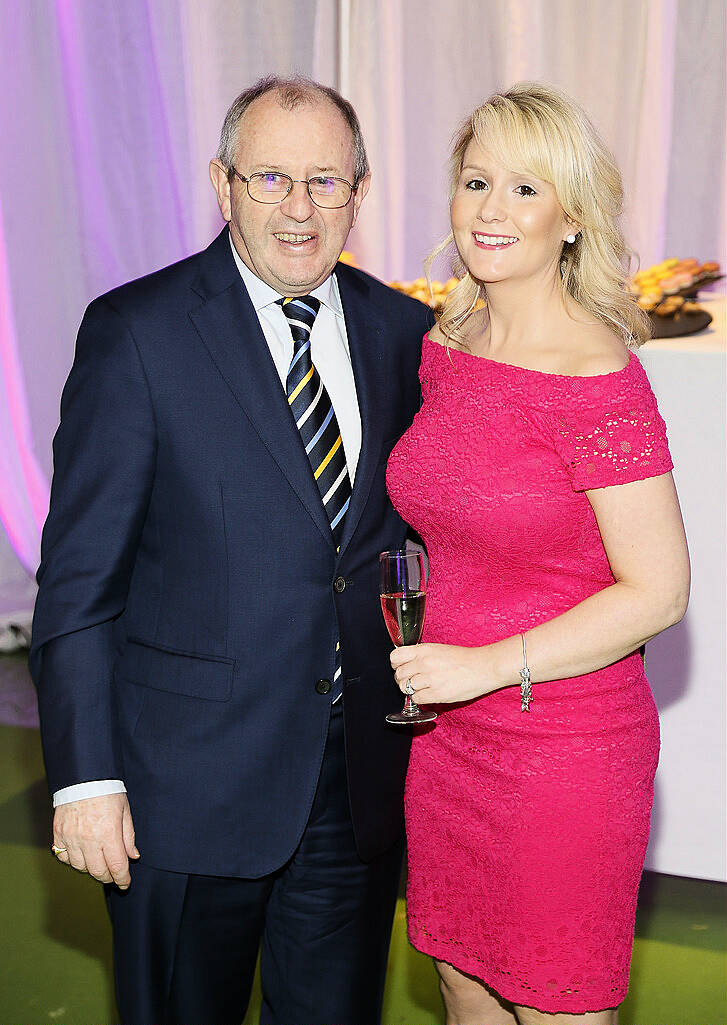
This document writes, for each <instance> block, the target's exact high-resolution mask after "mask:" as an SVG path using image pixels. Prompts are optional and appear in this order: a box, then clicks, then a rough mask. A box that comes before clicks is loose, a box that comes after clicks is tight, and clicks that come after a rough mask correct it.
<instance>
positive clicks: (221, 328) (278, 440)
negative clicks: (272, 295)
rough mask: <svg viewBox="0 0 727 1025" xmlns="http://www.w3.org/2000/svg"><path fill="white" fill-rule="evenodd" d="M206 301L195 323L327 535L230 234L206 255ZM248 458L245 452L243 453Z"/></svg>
mask: <svg viewBox="0 0 727 1025" xmlns="http://www.w3.org/2000/svg"><path fill="white" fill-rule="evenodd" d="M193 288H194V290H195V292H197V294H198V295H199V296H200V297H202V298H203V299H204V300H205V301H204V302H203V303H202V305H198V306H196V307H195V308H194V309H192V310H190V314H189V316H190V319H191V320H192V323H193V324H194V326H195V328H196V330H197V332H198V333H199V336H200V338H201V340H202V342H203V343H204V345H205V347H206V349H207V351H208V352H209V354H210V356H211V358H212V361H213V363H214V364H215V366H216V367H217V369H218V370H219V372H220V374H221V375H222V377H223V378H224V380H225V382H226V384H227V386H228V387H229V389H230V391H231V392H232V394H233V395H234V397H235V399H236V400H237V402H238V404H239V405H240V407H241V408H242V410H243V411H244V413H245V415H246V416H247V417H248V419H249V420H250V422H251V423H252V425H253V427H254V428H255V430H256V432H257V433H258V435H259V436H260V439H261V441H262V442H263V444H264V445H265V447H266V448H267V450H268V452H269V453H270V455H271V456H272V458H273V459H274V460H275V462H276V463H277V464H278V466H279V467H280V470H281V471H282V473H283V474H284V475H285V477H286V478H287V480H288V481H289V482H290V485H291V487H292V488H293V490H294V491H295V493H296V494H297V495H298V498H299V499H300V501H301V502H302V504H303V505H304V506H305V508H306V510H307V512H308V513H309V515H310V516H311V518H312V519H313V520H314V522H315V523H316V525H317V527H318V529H319V530H320V531H321V533H322V534H323V536H324V537H325V538H326V539H327V540H328V541H330V543H331V545H332V544H333V535H332V534H331V527H330V524H329V522H328V519H327V517H326V513H325V509H324V508H323V504H322V502H321V496H320V493H319V491H318V487H317V485H316V482H315V480H314V478H313V474H312V473H311V468H310V463H309V461H308V457H307V455H306V453H305V449H304V447H303V443H302V441H301V438H300V434H299V433H298V430H297V429H296V426H295V423H294V422H293V418H292V416H291V415H290V409H289V407H288V403H287V400H286V397H285V393H284V391H283V388H282V386H281V384H280V378H279V377H278V373H277V371H276V369H275V364H274V363H273V358H272V356H271V355H270V350H269V348H268V345H267V342H266V340H265V336H264V334H263V331H262V328H261V327H260V322H259V320H258V317H257V314H256V312H255V309H254V307H253V305H252V302H251V301H250V297H249V296H248V294H247V289H246V288H245V286H244V284H243V281H242V278H241V277H240V274H239V271H238V270H237V267H236V266H235V261H234V259H233V257H232V252H231V250H230V242H229V237H228V232H227V230H225V231H223V232H222V234H221V235H219V236H218V238H217V239H215V241H214V242H213V243H212V245H211V246H210V247H209V248H208V249H207V251H206V252H205V254H204V258H203V261H202V269H201V273H200V276H199V278H198V279H197V281H196V282H195V284H194V286H193ZM240 459H241V460H244V452H241V453H240ZM349 515H350V513H349Z"/></svg>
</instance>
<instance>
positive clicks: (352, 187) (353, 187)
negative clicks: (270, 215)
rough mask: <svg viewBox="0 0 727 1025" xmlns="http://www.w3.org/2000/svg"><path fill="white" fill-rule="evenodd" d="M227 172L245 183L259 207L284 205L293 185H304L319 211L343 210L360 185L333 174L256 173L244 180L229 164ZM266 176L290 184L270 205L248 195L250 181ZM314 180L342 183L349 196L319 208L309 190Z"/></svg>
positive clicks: (242, 175) (252, 198)
mask: <svg viewBox="0 0 727 1025" xmlns="http://www.w3.org/2000/svg"><path fill="white" fill-rule="evenodd" d="M229 170H230V171H232V173H233V174H234V175H235V176H236V177H237V178H239V179H240V181H241V182H244V183H245V188H246V190H247V194H248V196H250V199H251V200H252V201H253V203H260V205H261V206H275V205H276V203H284V202H285V200H286V199H287V198H288V196H289V195H290V193H291V192H292V191H293V186H294V185H305V187H306V191H307V193H308V196H309V198H310V201H311V203H312V204H313V205H314V206H315V207H317V208H318V209H319V210H344V209H345V208H346V207H347V206H348V204H349V203H350V202H351V200H352V199H353V196H354V193H356V192H358V187H359V185H360V184H361V183H360V182H357V183H356V185H352V184H351V182H350V181H349V180H348V179H347V178H339V177H338V176H337V175H335V174H326V175H314V176H313V178H291V177H290V175H289V174H286V173H285V172H284V171H256V172H255V174H251V175H250V177H249V178H246V177H245V175H244V174H240V172H239V171H238V170H237V168H236V167H235V166H234V165H233V164H230V168H229ZM266 174H277V175H279V176H280V177H281V178H287V179H288V181H289V182H290V187H289V188H288V191H287V192H286V193H285V195H284V196H282V197H281V198H280V199H274V200H272V202H270V203H266V202H265V200H264V199H255V197H254V196H251V195H250V180H251V179H252V178H255V177H257V176H260V177H261V178H262V177H264V176H265V175H266ZM315 178H330V179H331V180H332V181H336V182H344V183H345V184H346V185H348V187H349V189H350V190H351V195H350V196H349V197H348V199H347V200H346V202H345V203H342V204H341V206H321V205H320V203H316V201H315V199H314V198H313V194H312V193H311V190H310V183H311V182H312V181H313V180H314V179H315Z"/></svg>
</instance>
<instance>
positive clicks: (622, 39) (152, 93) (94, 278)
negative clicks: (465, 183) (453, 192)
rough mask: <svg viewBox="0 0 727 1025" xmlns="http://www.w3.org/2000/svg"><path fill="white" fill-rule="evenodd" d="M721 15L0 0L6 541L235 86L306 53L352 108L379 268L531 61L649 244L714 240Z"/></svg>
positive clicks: (308, 1) (284, 68) (365, 215)
mask: <svg viewBox="0 0 727 1025" xmlns="http://www.w3.org/2000/svg"><path fill="white" fill-rule="evenodd" d="M724 17H725V16H724V4H723V3H722V2H721V0H689V2H688V0H484V2H483V0H270V2H268V3H265V4H259V3H257V2H255V0H250V2H247V0H204V2H200V0H123V2H119V0H0V69H2V70H1V71H0V76H1V80H2V86H3V103H2V105H1V106H0V155H1V158H0V244H1V249H0V252H1V253H2V254H3V259H2V262H0V356H1V358H0V460H1V461H0V520H1V521H2V524H3V526H4V530H5V532H6V537H7V538H9V539H10V540H11V541H12V544H13V546H14V548H15V551H16V553H17V557H18V558H20V559H21V560H22V562H23V564H24V565H25V566H26V567H28V568H29V569H31V568H33V567H34V566H35V564H36V562H37V551H38V531H39V525H40V522H41V520H42V516H43V511H44V509H45V506H46V501H47V498H46V483H45V481H46V480H47V478H48V477H49V475H50V471H51V459H50V441H51V438H52V435H53V432H54V430H55V427H56V423H57V418H58V397H59V394H60V390H61V386H62V383H63V380H64V378H65V376H66V374H67V371H68V368H69V366H70V362H71V359H72V355H73V341H74V338H75V333H76V329H77V326H78V323H79V321H80V318H81V314H82V312H83V308H84V307H85V305H86V304H87V302H88V301H89V300H90V299H91V298H92V297H93V296H94V295H97V294H99V293H100V292H102V291H104V290H106V289H108V288H111V287H113V286H114V285H116V284H118V283H120V282H122V281H124V280H127V279H129V278H131V277H134V276H137V275H140V274H143V273H146V272H148V271H150V270H153V269H154V268H157V267H160V266H162V265H164V264H166V263H169V262H171V261H172V260H175V259H179V258H180V257H183V256H185V255H186V254H187V253H189V252H191V251H193V250H195V249H197V248H199V247H201V246H203V245H205V244H206V243H207V242H208V241H209V240H210V239H211V237H212V236H213V235H214V233H215V232H216V231H217V230H218V228H219V226H220V223H221V222H220V219H219V214H218V212H217V208H216V204H215V200H214V196H213V193H212V189H211V187H210V185H209V181H208V178H207V163H208V160H209V157H210V156H211V155H212V154H213V153H214V151H215V149H216V146H217V139H218V133H219V127H220V124H221V121H222V117H223V115H224V112H225V110H226V108H227V106H228V105H229V102H230V101H231V99H232V98H233V97H234V95H235V94H236V93H237V92H238V91H239V90H240V89H241V88H242V87H243V86H244V85H246V84H248V83H250V82H251V81H253V80H254V79H255V78H257V77H258V76H260V75H262V74H265V73H268V72H271V71H275V72H282V73H287V72H291V71H295V70H297V71H300V72H302V73H304V74H310V75H313V76H314V77H317V78H319V79H320V80H321V81H324V82H326V83H329V84H334V85H335V84H339V85H340V86H341V88H342V89H343V91H344V92H345V93H346V95H348V96H349V98H350V99H351V100H352V101H353V102H354V104H355V105H356V106H357V108H358V110H359V112H360V115H361V118H362V122H363V125H364V130H365V133H366V136H367V141H368V146H369V151H370V157H371V162H372V165H373V168H374V177H373V185H372V189H371V192H370V194H369V196H368V197H367V200H366V203H365V204H364V207H363V209H362V216H361V218H360V220H359V224H358V225H357V227H356V229H355V232H354V235H353V237H352V240H351V244H350V246H349V248H351V249H353V251H354V252H355V254H356V256H357V258H358V261H359V263H360V264H361V265H362V266H364V267H366V268H367V269H369V270H371V271H372V272H373V273H375V274H378V275H379V276H381V277H384V278H393V277H396V278H412V277H416V276H418V275H419V274H420V273H421V261H422V258H423V257H424V255H425V253H426V252H427V250H428V249H429V248H430V247H431V246H432V244H433V242H434V241H435V240H437V239H438V238H439V237H440V236H441V235H442V234H443V233H444V232H445V228H446V219H447V210H446V199H445V195H446V187H445V165H446V159H447V153H448V142H449V138H450V136H451V134H452V132H453V130H454V128H455V126H456V125H457V124H458V122H459V121H460V120H461V118H462V117H464V116H465V115H466V114H467V112H468V111H469V110H471V108H472V107H473V106H474V105H475V104H476V103H477V102H479V101H480V100H482V99H483V98H484V97H485V96H486V95H487V94H488V93H489V92H491V91H492V90H493V89H495V88H498V87H501V86H505V85H508V84H510V83H511V82H513V81H515V80H517V79H523V78H542V79H544V80H547V81H550V82H554V83H555V84H558V85H561V86H563V87H564V88H566V89H567V90H568V91H570V92H571V93H572V94H573V95H574V96H575V97H576V98H577V99H579V100H580V101H581V102H582V103H583V104H584V105H585V106H586V107H587V109H588V110H589V111H590V112H591V114H592V116H593V117H594V119H595V121H596V122H597V123H598V124H599V125H600V127H601V128H602V129H603V131H604V133H605V135H606V137H607V138H608V140H609V141H610V143H611V145H612V146H613V148H614V149H615V151H616V154H617V156H618V158H619V160H620V162H621V164H622V167H623V169H624V173H625V178H626V182H627V186H628V189H629V210H628V215H629V229H630V235H631V237H632V239H633V240H634V243H635V244H636V247H637V248H638V249H639V251H640V253H641V256H642V260H643V261H644V262H645V263H649V262H652V261H653V260H656V259H660V258H661V257H663V256H666V255H671V254H674V255H680V256H691V255H695V256H697V257H699V258H701V259H708V258H717V259H724V256H723V254H724V230H725V229H724V225H725V192H724V168H725V149H724V146H725V143H724V106H723V98H724V53H725V46H724V43H725V26H724ZM36 458H37V463H36ZM0 533H1V532H0ZM3 540H5V539H0V577H1V576H2V574H3V559H2V541H3ZM0 583H1V580H0Z"/></svg>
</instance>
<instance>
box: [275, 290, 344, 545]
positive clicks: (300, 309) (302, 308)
mask: <svg viewBox="0 0 727 1025" xmlns="http://www.w3.org/2000/svg"><path fill="white" fill-rule="evenodd" d="M278 302H279V303H280V304H281V306H282V307H283V313H284V314H285V316H286V317H287V320H288V324H289V325H290V331H291V334H292V336H293V358H292V360H291V362H290V367H289V368H288V377H287V380H286V384H285V390H286V392H287V395H288V405H289V406H290V410H291V412H292V414H293V418H294V420H295V425H296V427H297V428H298V430H299V432H300V436H301V438H302V439H303V444H304V445H305V451H306V454H307V456H308V459H309V460H310V464H311V468H312V470H313V476H314V477H315V479H316V483H317V485H318V490H319V491H320V493H321V499H322V500H323V505H324V507H325V510H326V515H327V516H328V522H329V523H330V524H331V530H332V532H333V539H334V541H335V543H336V548H338V547H339V546H340V544H341V536H342V534H343V524H344V520H345V518H346V511H347V510H348V504H349V502H350V500H351V481H350V480H349V476H348V468H347V466H346V453H345V452H344V449H343V442H342V441H341V432H340V430H339V427H338V421H337V420H336V414H335V412H334V411H333V405H332V403H331V399H330V397H329V395H328V392H327V391H326V389H325V386H324V384H323V381H322V380H321V378H320V374H319V373H318V371H317V370H316V368H315V366H314V365H313V360H312V357H311V351H310V333H311V330H312V328H313V324H314V322H315V319H316V315H317V313H318V310H319V309H320V305H321V304H320V300H318V299H315V298H314V297H313V296H311V295H303V296H299V297H297V298H294V299H279V300H278Z"/></svg>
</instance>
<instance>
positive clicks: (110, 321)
mask: <svg viewBox="0 0 727 1025" xmlns="http://www.w3.org/2000/svg"><path fill="white" fill-rule="evenodd" d="M53 458H54V477H53V485H52V489H51V503H50V512H49V514H48V519H47V521H46V524H45V528H44V530H43V543H42V551H41V564H40V568H39V570H38V587H39V591H38V599H37V602H36V609H35V617H34V620H33V643H32V648H31V656H30V664H31V672H32V675H33V679H34V682H35V685H36V687H37V690H38V704H39V711H40V721H41V735H42V739H43V751H44V756H45V762H46V771H47V774H48V782H49V784H50V789H51V791H57V790H61V789H63V788H64V787H67V786H71V785H73V784H75V783H81V782H85V781H87V780H102V779H123V766H122V765H121V764H120V760H119V756H118V750H117V743H116V738H115V731H114V721H113V715H112V703H111V682H112V667H113V623H114V621H115V620H116V619H117V618H118V617H119V616H120V615H121V613H122V612H123V611H124V608H125V605H126V598H127V594H128V590H129V584H130V580H131V575H132V571H133V567H134V562H135V556H136V548H137V544H138V541H139V537H140V534H141V530H142V527H143V524H144V519H145V516H146V512H147V508H148V505H149V499H150V495H151V489H152V484H153V479H154V468H155V460H156V429H155V423H154V412H153V408H152V402H151V396H150V392H149V386H148V382H147V379H146V375H145V372H144V368H143V366H142V362H141V358H140V355H139V352H138V349H137V346H136V343H135V341H134V338H133V337H132V334H131V332H130V330H129V328H128V327H127V326H126V324H125V323H124V321H123V319H122V317H121V316H120V315H119V313H118V312H117V311H116V310H114V309H113V308H112V306H111V305H110V304H109V303H108V301H107V300H105V299H99V300H96V301H95V302H93V303H92V304H91V305H90V306H89V308H88V310H87V311H86V315H85V316H84V319H83V323H82V324H81V328H80V331H79V335H78V341H77V344H76V355H75V360H74V363H73V367H72V369H71V373H70V375H69V378H68V381H67V382H66V385H65V388H64V390H63V396H62V399H61V420H60V426H59V428H58V431H57V433H56V436H55V439H54V442H53Z"/></svg>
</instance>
